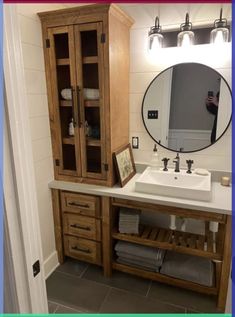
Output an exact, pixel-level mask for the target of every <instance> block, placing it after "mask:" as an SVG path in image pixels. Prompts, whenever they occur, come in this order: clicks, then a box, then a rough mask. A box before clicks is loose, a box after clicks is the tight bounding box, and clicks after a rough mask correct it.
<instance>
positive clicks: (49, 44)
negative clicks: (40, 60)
mask: <svg viewBox="0 0 235 317" xmlns="http://www.w3.org/2000/svg"><path fill="white" fill-rule="evenodd" d="M50 47H51V43H50V40H49V39H46V48H50Z"/></svg>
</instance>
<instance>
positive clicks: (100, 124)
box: [75, 22, 107, 179]
mask: <svg viewBox="0 0 235 317" xmlns="http://www.w3.org/2000/svg"><path fill="white" fill-rule="evenodd" d="M101 38H102V23H101V22H98V23H88V24H82V25H77V26H75V45H76V47H75V51H76V74H77V86H78V88H77V91H78V92H79V95H78V108H79V114H80V118H81V126H80V135H81V137H80V139H81V158H82V163H83V164H82V176H83V177H86V178H96V179H106V177H107V171H106V170H105V166H106V164H105V163H106V143H105V142H106V138H105V132H106V131H105V105H104V76H103V73H104V61H103V58H104V56H103V43H101Z"/></svg>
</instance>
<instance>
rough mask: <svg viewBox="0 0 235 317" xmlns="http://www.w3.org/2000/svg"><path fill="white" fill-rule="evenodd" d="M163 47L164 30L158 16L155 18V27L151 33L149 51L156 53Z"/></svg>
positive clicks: (151, 29)
mask: <svg viewBox="0 0 235 317" xmlns="http://www.w3.org/2000/svg"><path fill="white" fill-rule="evenodd" d="M162 46H163V35H162V28H161V26H160V25H159V18H158V16H157V17H156V18H155V25H154V26H152V27H151V28H150V31H149V45H148V47H149V50H150V51H155V50H158V49H159V48H161V47H162Z"/></svg>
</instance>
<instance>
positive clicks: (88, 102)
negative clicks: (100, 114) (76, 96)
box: [84, 99, 100, 108]
mask: <svg viewBox="0 0 235 317" xmlns="http://www.w3.org/2000/svg"><path fill="white" fill-rule="evenodd" d="M84 106H85V107H86V108H90V107H99V106H100V101H99V99H95V100H84Z"/></svg>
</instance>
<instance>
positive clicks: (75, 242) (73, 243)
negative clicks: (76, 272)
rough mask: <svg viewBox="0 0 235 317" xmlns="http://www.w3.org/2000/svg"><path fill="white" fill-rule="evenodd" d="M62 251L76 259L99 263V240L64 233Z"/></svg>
mask: <svg viewBox="0 0 235 317" xmlns="http://www.w3.org/2000/svg"><path fill="white" fill-rule="evenodd" d="M64 253H65V255H67V256H70V257H72V258H75V259H78V260H82V261H87V262H91V263H95V264H101V245H100V243H99V242H95V241H91V240H86V239H83V238H78V237H72V236H67V235H64Z"/></svg>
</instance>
